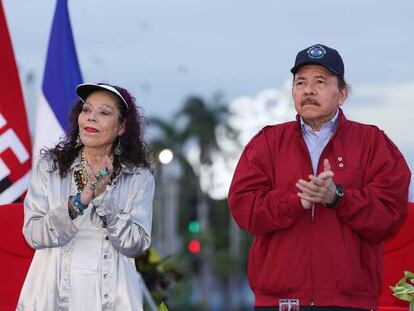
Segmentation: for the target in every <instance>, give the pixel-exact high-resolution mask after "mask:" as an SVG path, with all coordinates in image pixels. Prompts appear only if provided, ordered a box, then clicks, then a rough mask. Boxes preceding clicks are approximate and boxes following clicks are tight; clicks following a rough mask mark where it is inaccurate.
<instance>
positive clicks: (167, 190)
mask: <svg viewBox="0 0 414 311" xmlns="http://www.w3.org/2000/svg"><path fill="white" fill-rule="evenodd" d="M173 160H174V153H173V152H172V151H171V150H170V149H163V150H161V152H160V153H159V154H158V161H159V163H160V164H161V165H160V166H159V174H158V175H159V176H158V180H159V188H158V214H157V217H156V224H157V228H156V232H157V237H158V241H157V245H158V252H159V254H160V255H161V256H165V255H168V254H172V253H174V252H176V251H177V250H178V232H177V231H178V230H177V227H178V223H177V220H178V219H177V192H178V189H177V183H176V182H175V181H176V179H177V167H176V166H175V165H174V162H173Z"/></svg>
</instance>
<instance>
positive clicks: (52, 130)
mask: <svg viewBox="0 0 414 311" xmlns="http://www.w3.org/2000/svg"><path fill="white" fill-rule="evenodd" d="M80 83H82V74H81V71H80V68H79V62H78V57H77V55H76V49H75V43H74V40H73V35H72V28H71V25H70V19H69V12H68V1H67V0H57V3H56V10H55V15H54V18H53V24H52V30H51V33H50V39H49V47H48V51H47V59H46V66H45V72H44V76H43V84H42V94H41V96H40V97H41V98H40V103H39V106H38V109H37V116H36V128H35V137H34V147H33V157H34V158H35V157H36V156H38V155H39V151H40V149H42V148H43V147H49V148H50V147H53V146H54V145H56V143H57V142H58V141H59V139H60V138H62V137H63V136H64V135H65V132H66V130H67V129H68V115H69V110H70V107H71V106H72V104H73V103H74V102H75V100H76V99H77V95H76V92H75V87H76V86H77V85H78V84H80Z"/></svg>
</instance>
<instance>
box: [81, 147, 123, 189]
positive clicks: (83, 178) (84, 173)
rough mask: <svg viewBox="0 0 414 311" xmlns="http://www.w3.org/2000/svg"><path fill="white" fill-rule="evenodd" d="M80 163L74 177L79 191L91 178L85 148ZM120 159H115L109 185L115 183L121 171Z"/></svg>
mask: <svg viewBox="0 0 414 311" xmlns="http://www.w3.org/2000/svg"><path fill="white" fill-rule="evenodd" d="M80 163H81V167H80V169H78V170H75V172H74V178H75V184H76V188H77V189H78V192H82V191H83V189H84V188H85V186H86V184H87V183H88V182H89V180H90V179H91V178H90V176H89V173H88V170H87V163H86V159H85V154H84V152H83V150H82V151H81V153H80ZM117 164H118V161H116V160H115V159H114V170H113V171H112V174H111V178H110V179H109V182H108V185H112V184H114V183H115V178H116V176H117V175H118V173H119V171H120V170H119V168H120V166H119V165H117Z"/></svg>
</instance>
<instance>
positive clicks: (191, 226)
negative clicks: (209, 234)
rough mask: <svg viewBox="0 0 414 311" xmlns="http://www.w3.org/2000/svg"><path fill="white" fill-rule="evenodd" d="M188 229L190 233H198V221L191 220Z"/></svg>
mask: <svg viewBox="0 0 414 311" xmlns="http://www.w3.org/2000/svg"><path fill="white" fill-rule="evenodd" d="M188 231H190V232H191V233H199V232H200V223H199V222H198V221H197V220H193V221H192V222H190V223H189V224H188Z"/></svg>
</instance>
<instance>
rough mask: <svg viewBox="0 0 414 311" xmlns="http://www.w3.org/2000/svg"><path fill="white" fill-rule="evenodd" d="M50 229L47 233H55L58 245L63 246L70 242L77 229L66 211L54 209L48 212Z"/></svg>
mask: <svg viewBox="0 0 414 311" xmlns="http://www.w3.org/2000/svg"><path fill="white" fill-rule="evenodd" d="M49 218H50V227H49V231H50V232H51V233H52V232H55V234H56V236H57V239H58V241H59V244H60V245H64V244H66V243H68V242H69V241H70V240H72V239H73V238H74V237H75V235H76V233H77V232H78V228H77V227H76V226H75V224H74V223H73V222H72V220H71V219H70V217H69V213H68V211H67V209H64V208H55V209H51V210H50V212H49Z"/></svg>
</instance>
